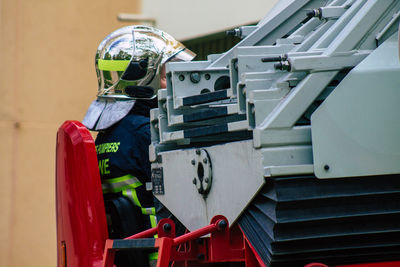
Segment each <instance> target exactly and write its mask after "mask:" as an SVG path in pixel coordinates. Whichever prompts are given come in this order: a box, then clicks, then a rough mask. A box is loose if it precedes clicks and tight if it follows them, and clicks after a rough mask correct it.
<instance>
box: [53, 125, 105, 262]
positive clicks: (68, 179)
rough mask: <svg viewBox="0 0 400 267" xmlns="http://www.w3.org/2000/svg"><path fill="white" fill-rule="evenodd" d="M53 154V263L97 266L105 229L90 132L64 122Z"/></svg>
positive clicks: (58, 133)
mask: <svg viewBox="0 0 400 267" xmlns="http://www.w3.org/2000/svg"><path fill="white" fill-rule="evenodd" d="M56 154H57V157H56V212H57V250H58V252H57V254H58V257H57V258H58V260H57V266H58V267H61V266H65V262H64V259H63V258H65V260H66V263H67V266H69V267H89V266H90V267H93V266H101V264H102V257H103V251H104V245H105V241H106V239H107V238H108V232H107V222H106V215H105V210H104V201H103V193H102V189H101V182H100V174H99V169H98V163H97V155H96V149H95V145H94V141H93V138H92V136H91V135H90V132H89V131H88V130H87V129H86V127H85V126H84V125H83V124H82V123H80V122H78V121H66V122H64V124H63V125H62V126H61V127H60V128H59V130H58V132H57V152H56ZM62 244H65V250H64V249H63V248H62ZM63 250H64V251H63Z"/></svg>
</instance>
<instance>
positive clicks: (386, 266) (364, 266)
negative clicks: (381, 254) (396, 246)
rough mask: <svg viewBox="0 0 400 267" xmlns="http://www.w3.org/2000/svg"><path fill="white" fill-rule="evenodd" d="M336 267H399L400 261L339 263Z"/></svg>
mask: <svg viewBox="0 0 400 267" xmlns="http://www.w3.org/2000/svg"><path fill="white" fill-rule="evenodd" d="M399 253H400V252H399ZM336 267H400V261H388V262H375V263H361V264H351V265H340V266H336Z"/></svg>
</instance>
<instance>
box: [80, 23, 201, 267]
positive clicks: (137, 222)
mask: <svg viewBox="0 0 400 267" xmlns="http://www.w3.org/2000/svg"><path fill="white" fill-rule="evenodd" d="M194 56H195V54H194V53H192V52H191V51H190V50H188V49H187V48H185V46H184V45H182V44H181V43H180V42H178V41H176V40H175V39H174V38H173V37H171V36H170V35H169V34H167V33H165V32H163V31H161V30H158V29H155V28H152V27H147V26H127V27H123V28H121V29H118V30H116V31H114V32H112V33H111V34H110V35H108V36H107V37H106V38H105V39H104V40H103V41H102V42H101V43H100V45H99V47H98V49H97V52H96V58H95V66H96V73H97V78H98V85H99V88H98V93H97V99H96V100H94V101H93V102H92V104H91V105H90V107H89V109H88V111H87V113H86V115H85V117H84V119H83V124H84V125H85V126H86V127H87V128H88V129H90V130H94V131H98V134H97V137H96V141H95V144H96V152H97V157H98V162H99V170H100V176H101V182H102V188H103V194H104V199H105V206H106V213H107V219H108V224H109V234H110V237H111V238H124V237H126V236H128V235H131V234H134V233H136V232H139V231H143V230H145V229H147V228H151V227H155V226H156V223H157V220H156V213H155V208H154V200H153V194H152V192H151V189H149V188H151V187H150V186H149V185H151V177H150V176H151V169H150V162H149V153H148V147H149V145H150V125H149V112H150V109H151V108H155V107H157V98H156V97H157V91H158V89H159V88H166V80H165V63H167V62H170V61H190V60H192V59H193V58H194ZM126 199H129V201H128V203H127V201H126ZM110 203H111V204H110ZM128 218H130V219H128ZM124 223H125V225H124ZM121 228H122V229H121ZM127 228H129V229H127ZM131 255H132V254H131ZM124 257H125V258H124ZM126 257H128V256H127V255H125V256H123V255H121V256H117V257H116V264H117V266H118V267H120V266H125V265H126V266H128V265H134V264H136V265H137V266H144V265H143V264H144V263H143V259H140V255H136V257H135V259H133V261H134V263H132V259H131V261H130V260H129V259H126ZM149 257H150V262H151V260H152V259H154V257H156V254H155V253H152V254H149ZM155 259H156V258H155ZM146 264H147V263H146Z"/></svg>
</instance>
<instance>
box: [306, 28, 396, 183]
mask: <svg viewBox="0 0 400 267" xmlns="http://www.w3.org/2000/svg"><path fill="white" fill-rule="evenodd" d="M399 100H400V63H399V59H398V40H397V34H395V35H393V36H392V37H391V38H390V39H388V40H387V41H386V42H385V43H384V44H382V45H381V46H380V47H379V48H377V49H376V50H375V51H374V52H373V53H372V54H371V55H370V56H368V57H367V58H366V59H365V60H364V61H362V62H361V63H360V64H359V65H358V66H357V67H356V68H354V69H353V70H352V72H351V73H350V74H348V75H347V77H346V78H345V79H344V80H343V81H342V82H341V84H339V86H338V87H337V88H336V89H335V90H334V91H333V92H332V94H331V95H330V96H329V97H328V98H327V99H326V100H325V102H324V103H323V104H322V105H321V106H320V107H319V108H318V109H317V110H316V111H315V112H314V114H313V115H312V117H311V125H312V145H313V157H314V170H315V174H316V176H317V177H318V178H335V177H351V176H366V175H379V174H395V173H400V141H399V138H400V116H399V114H400V105H399Z"/></svg>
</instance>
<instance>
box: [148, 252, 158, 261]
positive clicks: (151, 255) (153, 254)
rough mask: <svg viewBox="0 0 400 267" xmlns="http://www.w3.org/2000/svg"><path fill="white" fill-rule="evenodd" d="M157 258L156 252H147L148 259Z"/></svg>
mask: <svg viewBox="0 0 400 267" xmlns="http://www.w3.org/2000/svg"><path fill="white" fill-rule="evenodd" d="M157 259H158V252H152V253H149V261H152V260H153V261H154V260H157Z"/></svg>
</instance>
